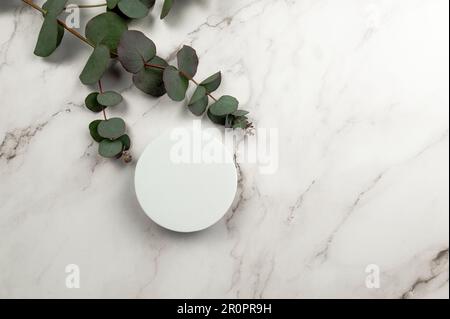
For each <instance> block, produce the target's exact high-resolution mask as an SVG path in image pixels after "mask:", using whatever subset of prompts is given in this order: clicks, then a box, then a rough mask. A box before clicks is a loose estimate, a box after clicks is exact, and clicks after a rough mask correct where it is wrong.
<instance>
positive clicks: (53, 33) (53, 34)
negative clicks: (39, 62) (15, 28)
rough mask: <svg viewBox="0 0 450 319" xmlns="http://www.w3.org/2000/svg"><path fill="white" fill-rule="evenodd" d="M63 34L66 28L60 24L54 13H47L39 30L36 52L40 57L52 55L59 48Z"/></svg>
mask: <svg viewBox="0 0 450 319" xmlns="http://www.w3.org/2000/svg"><path fill="white" fill-rule="evenodd" d="M63 35H64V28H63V27H62V26H60V25H59V24H58V20H57V18H56V16H54V15H53V14H49V15H46V17H45V19H44V23H43V24H42V27H41V31H40V32H39V37H38V41H37V44H36V48H35V49H34V54H35V55H37V56H40V57H48V56H50V55H51V54H52V53H53V52H54V51H55V50H56V49H57V48H58V46H59V44H60V43H61V40H62V37H63Z"/></svg>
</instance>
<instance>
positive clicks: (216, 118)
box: [207, 108, 226, 125]
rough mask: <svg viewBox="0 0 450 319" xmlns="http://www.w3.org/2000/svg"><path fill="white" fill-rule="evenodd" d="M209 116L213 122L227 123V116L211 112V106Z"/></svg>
mask: <svg viewBox="0 0 450 319" xmlns="http://www.w3.org/2000/svg"><path fill="white" fill-rule="evenodd" d="M207 115H208V118H209V119H210V120H211V122H213V123H215V124H219V125H225V121H226V116H217V115H214V114H212V113H211V108H209V110H208V112H207Z"/></svg>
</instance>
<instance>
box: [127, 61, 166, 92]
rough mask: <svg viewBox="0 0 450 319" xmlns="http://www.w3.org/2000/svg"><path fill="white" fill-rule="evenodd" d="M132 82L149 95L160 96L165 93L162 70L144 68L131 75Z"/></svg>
mask: <svg viewBox="0 0 450 319" xmlns="http://www.w3.org/2000/svg"><path fill="white" fill-rule="evenodd" d="M133 83H134V85H135V86H136V87H137V88H138V89H139V90H141V91H142V92H145V93H147V94H150V95H151V96H154V97H160V96H163V95H164V94H166V88H165V86H164V82H163V71H162V70H156V69H150V68H145V69H143V70H142V71H141V72H139V73H138V74H135V75H134V76H133Z"/></svg>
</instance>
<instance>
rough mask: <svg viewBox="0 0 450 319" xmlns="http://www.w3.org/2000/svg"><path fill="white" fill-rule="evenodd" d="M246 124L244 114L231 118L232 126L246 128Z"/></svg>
mask: <svg viewBox="0 0 450 319" xmlns="http://www.w3.org/2000/svg"><path fill="white" fill-rule="evenodd" d="M247 126H248V120H247V118H246V117H245V116H241V117H236V118H234V120H233V126H232V127H233V128H241V129H246V128H247Z"/></svg>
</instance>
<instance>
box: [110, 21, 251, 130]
mask: <svg viewBox="0 0 450 319" xmlns="http://www.w3.org/2000/svg"><path fill="white" fill-rule="evenodd" d="M117 53H118V59H119V61H120V62H121V63H122V66H123V67H124V68H125V70H127V71H128V72H130V73H133V82H134V84H135V85H136V87H137V88H139V89H140V90H142V91H143V92H145V93H147V94H150V95H152V96H155V97H159V96H162V95H164V94H165V93H167V95H168V96H169V97H170V98H171V99H172V100H173V101H177V102H180V101H183V100H184V99H185V98H186V93H187V90H188V88H189V83H190V82H194V83H195V84H196V85H197V88H196V90H195V92H194V93H193V95H192V97H191V98H190V100H189V103H188V108H189V110H190V111H191V112H192V113H193V114H194V115H196V116H202V115H203V114H204V113H205V112H206V113H207V115H208V117H209V119H210V120H211V121H213V122H214V123H216V124H220V125H224V126H226V127H228V128H242V129H246V128H247V127H249V125H250V123H249V121H248V118H247V114H248V112H247V111H244V110H238V108H239V101H238V100H237V99H236V98H234V97H232V96H228V95H225V96H222V97H221V98H219V99H215V98H214V97H213V96H212V95H211V94H212V93H213V92H214V91H216V90H217V89H218V88H219V86H220V84H221V82H222V75H221V73H220V72H217V73H215V74H213V75H211V76H210V77H208V78H207V79H205V80H204V81H203V82H201V83H198V82H196V81H195V80H194V77H195V75H196V74H197V69H198V66H199V58H198V55H197V53H196V51H195V50H194V49H193V48H191V47H189V46H183V48H182V49H181V50H179V51H178V53H177V62H178V63H177V67H175V66H173V65H169V64H168V63H167V61H165V60H164V59H162V58H160V57H159V56H157V50H156V46H155V44H154V42H153V41H152V40H150V39H149V38H147V37H146V36H145V35H144V34H143V33H142V32H140V31H134V30H131V31H126V32H124V33H123V34H122V37H121V40H120V42H119V45H118V50H117ZM210 99H213V101H214V103H213V104H211V105H210V106H209V104H210ZM208 106H209V108H208Z"/></svg>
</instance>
